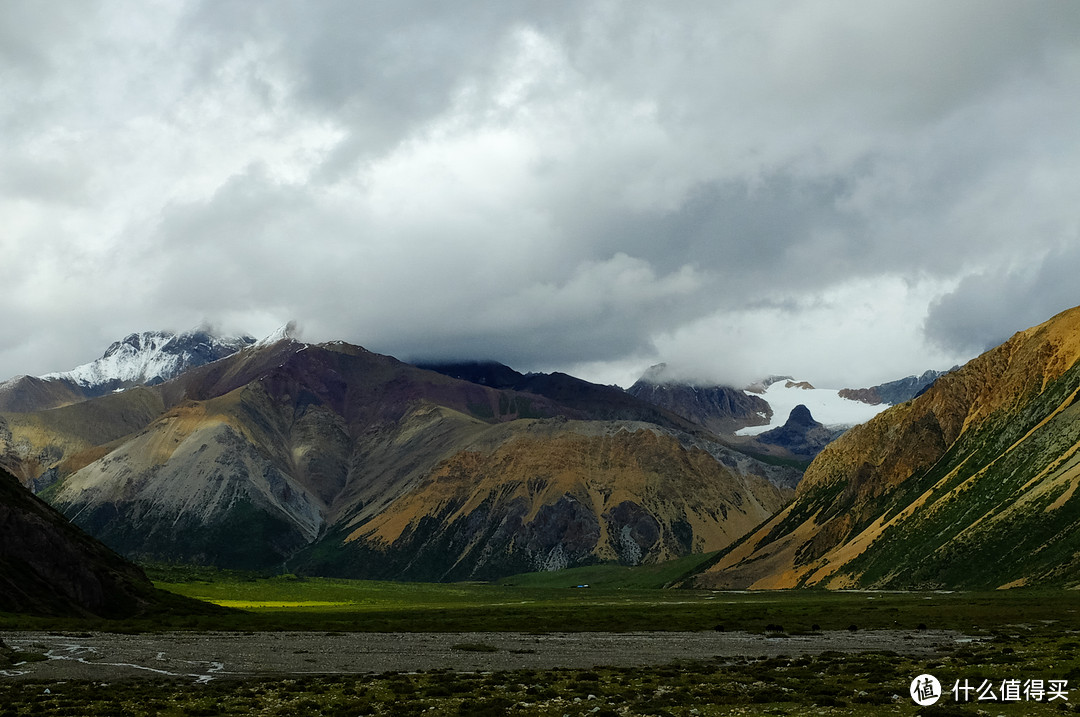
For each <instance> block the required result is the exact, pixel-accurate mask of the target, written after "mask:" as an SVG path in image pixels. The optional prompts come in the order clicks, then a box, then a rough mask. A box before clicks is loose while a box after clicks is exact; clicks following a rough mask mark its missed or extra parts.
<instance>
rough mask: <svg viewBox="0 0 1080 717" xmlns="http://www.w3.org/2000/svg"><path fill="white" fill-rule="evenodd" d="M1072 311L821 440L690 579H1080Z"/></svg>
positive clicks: (766, 582)
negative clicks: (789, 483)
mask: <svg viewBox="0 0 1080 717" xmlns="http://www.w3.org/2000/svg"><path fill="white" fill-rule="evenodd" d="M1078 359H1080V309H1072V310H1070V311H1066V312H1064V313H1062V314H1059V315H1058V316H1056V317H1054V318H1053V319H1051V320H1049V321H1047V322H1046V323H1044V324H1041V325H1040V326H1036V327H1034V328H1031V329H1028V330H1027V331H1022V332H1020V333H1018V334H1016V335H1015V336H1013V337H1012V338H1011V339H1010V340H1009V341H1007V342H1006V343H1004V344H1002V345H1001V346H999V347H997V348H995V349H993V350H991V351H989V352H987V353H986V354H983V355H982V356H980V357H978V358H976V359H973V360H972V361H970V362H969V363H968V364H967V365H966V366H964V367H963V368H961V369H959V370H957V371H954V372H952V373H950V374H948V375H945V376H943V377H941V378H939V379H938V380H937V382H936V383H934V384H933V386H931V387H930V388H929V389H928V390H927V391H926V392H925V393H924V394H922V395H921V396H919V397H918V398H916V399H914V400H912V401H910V402H908V403H904V404H901V405H899V406H895V407H893V408H891V409H889V410H888V411H886V412H884V413H882V414H880V415H879V416H877V417H876V418H874V419H873V420H871V421H869V422H868V423H865V424H863V425H861V426H857V427H855V428H853V429H851V430H850V431H848V432H847V433H846V434H844V435H843V436H841V437H840V438H839V439H837V440H836V441H834V442H833V443H831V444H830V445H829V446H828V447H827V448H826V449H825V450H824V451H823V452H822V453H821V454H820V455H819V456H818V457H817V458H816V459H815V460H814V462H813V463H812V464H811V466H810V468H809V469H808V470H807V472H806V475H805V477H804V479H803V481H802V483H801V484H800V485H799V488H798V492H797V496H796V499H795V501H794V502H793V503H792V504H791V505H789V506H788V507H787V508H786V509H785V510H783V511H782V512H780V513H779V514H778V515H777V516H776V517H774V518H773V519H772V520H771V521H769V522H768V523H767V524H766V525H765V526H764V527H762V528H761V529H759V530H758V531H756V532H755V533H754V534H753V535H751V536H749V537H748V538H746V539H745V540H743V541H742V543H741V544H740V545H739V546H738V547H737V548H735V549H733V550H731V551H730V552H729V553H728V554H727V555H726V556H725V557H724V558H723V559H721V560H720V561H719V562H718V563H717V564H716V565H714V566H713V567H712V568H711V569H710V570H709V571H707V572H706V573H704V574H702V575H700V576H699V577H698V578H697V579H696V584H698V585H707V586H719V587H756V588H781V587H794V586H799V585H823V586H827V587H853V586H863V587H882V588H884V587H889V588H901V587H903V588H911V587H923V588H930V587H949V588H959V587H971V588H996V587H1009V586H1016V585H1066V586H1070V587H1071V586H1076V585H1077V584H1080V496H1077V491H1076V489H1077V486H1078V485H1080V403H1078V402H1077V398H1078V396H1080V363H1078Z"/></svg>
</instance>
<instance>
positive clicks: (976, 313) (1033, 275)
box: [926, 237, 1080, 352]
mask: <svg viewBox="0 0 1080 717" xmlns="http://www.w3.org/2000/svg"><path fill="white" fill-rule="evenodd" d="M1077 268H1080V237H1078V242H1077V243H1076V244H1073V245H1071V246H1068V247H1061V248H1058V249H1055V250H1053V251H1051V252H1049V253H1048V254H1046V255H1045V257H1044V258H1043V259H1042V260H1041V261H1036V262H1034V263H1032V264H1028V265H1020V266H1015V267H1011V268H1008V269H1003V270H999V271H992V272H986V273H980V274H974V275H972V276H968V277H965V278H964V280H963V281H961V282H960V285H959V286H958V287H957V288H956V290H955V291H953V292H951V293H949V294H947V295H945V296H943V297H942V298H941V299H939V300H937V301H936V302H934V304H933V305H932V306H931V309H930V314H929V316H928V317H927V319H926V333H927V335H928V336H929V337H930V338H931V339H933V340H935V341H937V342H939V343H940V344H942V345H943V346H944V347H946V348H947V349H950V350H955V351H960V352H982V351H985V350H987V349H989V348H992V347H994V346H997V345H998V344H1000V343H1002V342H1003V341H1005V340H1006V339H1007V338H1009V336H1011V335H1012V334H1014V333H1015V332H1017V331H1020V330H1022V329H1025V328H1028V327H1029V326H1035V325H1036V324H1040V323H1042V322H1043V321H1045V320H1047V319H1049V318H1050V317H1051V316H1054V315H1055V314H1057V313H1059V312H1061V311H1064V310H1065V309H1069V308H1072V307H1074V306H1078V305H1080V285H1078V283H1077V281H1076V272H1077Z"/></svg>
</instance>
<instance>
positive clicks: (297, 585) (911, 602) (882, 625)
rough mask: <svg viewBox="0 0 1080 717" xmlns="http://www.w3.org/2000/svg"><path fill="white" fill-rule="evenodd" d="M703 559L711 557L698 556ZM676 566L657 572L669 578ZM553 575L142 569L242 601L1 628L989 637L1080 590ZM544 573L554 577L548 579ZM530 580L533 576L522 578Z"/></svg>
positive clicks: (1067, 606) (215, 600)
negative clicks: (674, 586)
mask: <svg viewBox="0 0 1080 717" xmlns="http://www.w3.org/2000/svg"><path fill="white" fill-rule="evenodd" d="M699 557H700V558H702V559H707V556H699ZM683 567H685V566H683V565H676V564H671V565H668V566H666V567H665V568H664V571H665V572H661V573H659V574H657V575H655V576H654V577H653V578H652V580H654V581H655V582H661V581H666V580H667V579H668V577H670V576H671V575H673V574H675V573H676V572H677V571H678V570H679V569H682V568H683ZM576 570H579V571H584V570H588V571H594V572H591V573H580V572H575V571H564V572H562V573H554V574H552V576H554V577H551V579H552V580H554V581H557V582H563V584H565V582H564V581H565V579H566V578H567V577H573V578H574V580H571V581H569V582H571V583H572V584H579V583H578V582H577V580H578V579H579V578H580V579H581V580H582V581H584V580H586V579H587V580H588V581H589V584H590V585H594V587H590V588H588V589H578V588H568V587H549V586H546V585H544V584H543V583H544V580H545V578H544V576H542V575H541V576H535V575H524V576H517V577H516V578H515V579H514V581H515V582H517V583H519V584H514V585H508V584H503V585H493V584H487V583H450V584H447V583H402V582H381V581H366V580H339V579H329V578H303V577H297V576H295V575H278V576H272V577H262V576H260V575H259V574H254V573H238V572H234V571H216V570H210V569H182V568H175V567H174V568H170V569H168V570H159V569H156V568H152V569H151V570H150V571H149V572H150V573H151V575H153V576H156V577H169V578H170V581H161V580H158V581H157V582H156V584H157V586H158V587H159V588H163V589H165V590H166V591H169V592H171V593H173V594H177V595H182V596H185V597H189V598H195V599H197V600H200V601H206V602H207V603H212V604H208V605H207V607H208V608H212V607H213V605H225V606H233V607H242V608H243V609H232V610H226V609H208V610H207V611H206V612H205V613H203V614H189V613H184V612H180V611H176V612H172V613H159V614H155V615H151V616H147V617H145V618H142V619H130V620H123V621H106V620H100V619H60V618H45V617H28V616H26V615H4V614H0V629H43V630H54V629H58V630H95V629H97V630H110V631H120V632H139V631H168V630H240V631H249V630H311V631H343V632H356V631H363V632H382V631H405V632H458V631H461V632H465V631H480V632H484V631H493V632H499V631H530V632H556V631H615V632H619V631H638V630H643V631H653V630H669V631H674V630H690V631H694V630H726V631H734V630H745V631H749V632H756V633H765V632H776V631H777V630H776V628H777V627H780V628H782V630H781V631H783V632H787V633H789V634H799V633H807V632H814V631H816V630H845V629H848V628H849V627H852V626H854V627H855V628H856V629H862V630H869V629H901V630H914V629H919V628H920V627H925V628H928V629H953V630H958V631H961V632H965V633H971V634H989V633H991V632H993V631H995V630H1000V629H1010V630H1016V631H1018V632H1021V633H1023V634H1028V635H1040V634H1060V633H1061V631H1063V630H1080V612H1078V611H1080V592H1078V591H1071V590H1030V589H1018V590H1007V591H991V592H952V593H946V592H910V593H901V592H887V593H883V592H875V593H871V592H829V591H824V590H790V591H767V592H720V591H711V590H682V589H679V590H656V589H646V588H638V587H613V585H619V584H626V585H636V584H647V583H648V582H649V581H648V580H646V579H645V578H643V577H641V575H642V573H637V572H625V571H624V569H622V568H620V567H619V566H611V565H607V566H594V567H592V568H588V569H585V568H580V569H576ZM549 577H550V576H549ZM533 580H535V583H534V584H529V583H530V581H533Z"/></svg>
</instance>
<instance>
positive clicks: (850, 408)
mask: <svg viewBox="0 0 1080 717" xmlns="http://www.w3.org/2000/svg"><path fill="white" fill-rule="evenodd" d="M808 386H811V384H810V383H808V382H806V381H799V380H794V379H787V380H778V381H774V382H773V383H770V384H768V385H767V386H765V387H764V390H762V391H761V392H760V393H759V394H758V395H760V396H761V397H762V398H764V399H765V400H766V401H768V403H769V405H770V406H772V410H773V415H772V420H771V421H770V423H769V424H768V425H764V426H749V427H747V428H742V429H740V430H738V431H736V434H737V435H740V436H756V435H758V434H759V433H764V432H765V431H768V430H771V429H773V428H778V427H780V426H783V425H784V423H785V422H786V421H787V419H788V416H789V415H790V414H791V410H792V409H793V408H795V407H796V406H798V405H800V404H801V405H803V406H806V407H807V408H808V409H810V414H811V415H812V416H813V417H814V420H816V421H818V422H819V423H823V424H825V426H826V427H828V428H833V429H837V428H843V427H847V426H854V425H857V424H859V423H865V422H866V421H869V420H870V419H871V418H873V417H874V416H876V415H877V414H879V413H881V412H882V411H884V410H885V409H886V408H888V406H887V405H884V404H881V405H877V406H871V405H868V404H865V403H863V402H861V401H852V400H849V399H846V398H841V397H840V395H839V393H840V392H839V390H838V389H831V388H813V387H809V388H808Z"/></svg>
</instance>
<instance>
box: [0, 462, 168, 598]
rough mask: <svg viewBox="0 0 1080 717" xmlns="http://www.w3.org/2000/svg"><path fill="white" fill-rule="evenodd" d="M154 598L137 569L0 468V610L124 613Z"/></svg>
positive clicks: (148, 585)
mask: <svg viewBox="0 0 1080 717" xmlns="http://www.w3.org/2000/svg"><path fill="white" fill-rule="evenodd" d="M160 601H161V597H160V595H159V593H158V591H157V590H155V589H154V587H153V585H152V584H151V583H150V581H149V580H148V579H147V578H146V576H145V575H144V574H143V572H142V570H140V569H139V568H138V567H136V566H134V565H132V564H131V563H129V562H127V561H126V560H124V559H123V558H121V557H120V556H118V555H117V554H116V553H114V552H112V551H111V550H109V549H108V548H106V547H105V546H104V545H102V544H101V543H99V542H98V541H97V540H94V539H93V538H91V537H90V536H88V535H87V534H85V533H84V532H82V531H81V530H79V529H78V528H76V527H75V526H73V525H71V523H69V522H68V521H67V519H65V518H64V516H62V515H60V514H59V513H58V512H56V511H55V510H53V509H52V508H51V507H49V506H48V505H46V504H45V503H44V502H42V501H41V500H39V499H38V498H36V497H35V496H33V495H32V494H31V493H30V492H29V491H28V490H26V489H25V488H23V487H22V486H21V485H19V483H18V482H17V481H16V480H15V478H14V477H13V476H11V475H10V474H9V473H7V472H6V471H0V612H15V613H30V614H40V615H97V616H101V617H126V616H130V615H135V614H139V613H143V612H146V611H148V610H150V609H153V608H156V607H158V606H159V604H160Z"/></svg>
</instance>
